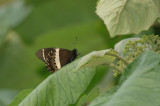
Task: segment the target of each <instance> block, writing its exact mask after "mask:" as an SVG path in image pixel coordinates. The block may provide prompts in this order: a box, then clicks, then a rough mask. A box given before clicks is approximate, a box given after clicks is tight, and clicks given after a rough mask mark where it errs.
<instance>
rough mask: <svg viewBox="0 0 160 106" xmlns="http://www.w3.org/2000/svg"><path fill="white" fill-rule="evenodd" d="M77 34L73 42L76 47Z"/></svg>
mask: <svg viewBox="0 0 160 106" xmlns="http://www.w3.org/2000/svg"><path fill="white" fill-rule="evenodd" d="M76 43H77V36H76V37H75V41H74V42H73V45H74V48H76Z"/></svg>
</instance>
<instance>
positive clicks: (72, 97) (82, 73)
mask: <svg viewBox="0 0 160 106" xmlns="http://www.w3.org/2000/svg"><path fill="white" fill-rule="evenodd" d="M100 52H101V53H100ZM108 52H109V50H102V51H97V52H93V53H90V54H88V55H86V56H84V57H82V58H80V59H78V60H76V61H74V62H72V63H71V64H68V65H66V66H64V67H62V68H61V69H60V70H58V71H57V72H55V73H54V74H52V75H50V76H49V77H48V78H47V79H46V80H44V81H43V82H42V83H41V84H40V85H39V86H38V87H37V88H36V89H34V90H33V91H32V92H31V93H30V94H29V95H28V96H27V97H26V98H25V99H24V100H23V101H22V102H21V103H20V104H19V105H20V106H35V105H40V106H48V105H49V106H51V105H55V106H67V105H69V104H75V103H76V101H77V100H78V98H79V96H80V95H81V94H82V93H83V92H84V91H85V90H86V88H87V87H88V85H89V83H90V81H91V79H92V77H93V76H94V74H95V67H96V66H97V65H99V62H100V59H99V58H98V57H105V58H101V61H103V62H101V63H107V64H109V63H112V62H113V61H114V60H115V57H113V56H110V55H107V53H108ZM93 54H94V55H93ZM102 54H103V55H102ZM87 57H89V58H87ZM94 57H96V58H94ZM84 59H86V60H88V61H89V62H91V61H95V60H99V61H97V62H96V63H97V64H96V63H94V64H92V67H90V68H88V67H87V66H84V64H87V63H86V62H84V63H83V64H82V63H81V65H82V66H83V68H81V67H80V66H79V62H80V61H82V60H83V61H84ZM104 60H105V61H104ZM90 66H91V65H90ZM77 67H78V69H77ZM89 98H90V99H91V98H92V96H91V97H89ZM13 102H14V101H13ZM11 106H12V105H11Z"/></svg>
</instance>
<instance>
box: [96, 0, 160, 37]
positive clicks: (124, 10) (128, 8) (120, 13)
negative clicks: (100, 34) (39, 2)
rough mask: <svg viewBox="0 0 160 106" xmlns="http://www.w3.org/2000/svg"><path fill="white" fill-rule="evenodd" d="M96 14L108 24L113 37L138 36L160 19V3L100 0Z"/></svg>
mask: <svg viewBox="0 0 160 106" xmlns="http://www.w3.org/2000/svg"><path fill="white" fill-rule="evenodd" d="M96 13H97V14H98V15H99V16H100V17H101V18H102V20H103V21H104V23H105V24H106V26H107V29H108V31H109V33H110V36H111V37H115V36H116V35H124V34H132V33H135V34H138V33H140V32H141V31H143V30H148V29H149V28H150V27H151V26H152V25H153V24H154V22H155V21H156V20H157V19H158V18H160V1H159V0H150V1H147V0H145V1H142V0H116V1H115V0H100V1H99V2H98V5H97V10H96Z"/></svg>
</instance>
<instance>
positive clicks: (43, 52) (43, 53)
mask: <svg viewBox="0 0 160 106" xmlns="http://www.w3.org/2000/svg"><path fill="white" fill-rule="evenodd" d="M42 54H43V60H44V61H45V60H46V59H45V55H44V49H42Z"/></svg>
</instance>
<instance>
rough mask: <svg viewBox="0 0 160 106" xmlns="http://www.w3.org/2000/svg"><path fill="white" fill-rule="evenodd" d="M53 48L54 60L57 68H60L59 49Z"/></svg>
mask: <svg viewBox="0 0 160 106" xmlns="http://www.w3.org/2000/svg"><path fill="white" fill-rule="evenodd" d="M55 50H56V56H55V57H56V58H55V62H56V65H57V68H58V69H60V68H61V64H60V61H59V49H55Z"/></svg>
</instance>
